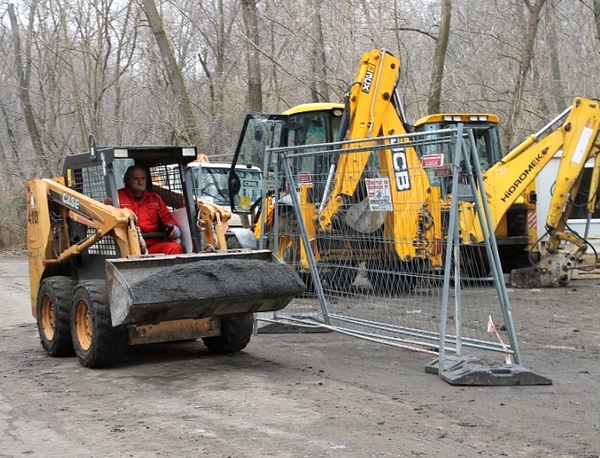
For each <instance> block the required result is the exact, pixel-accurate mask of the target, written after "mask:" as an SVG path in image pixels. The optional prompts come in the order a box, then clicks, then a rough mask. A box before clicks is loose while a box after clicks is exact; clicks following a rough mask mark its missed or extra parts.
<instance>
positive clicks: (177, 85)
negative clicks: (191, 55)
mask: <svg viewBox="0 0 600 458" xmlns="http://www.w3.org/2000/svg"><path fill="white" fill-rule="evenodd" d="M143 5H144V11H145V12H146V16H147V18H148V24H149V25H150V29H151V30H152V33H153V34H154V38H155V39H156V44H157V45H158V49H159V50H160V55H161V57H162V60H163V64H164V66H165V72H166V74H167V78H168V80H169V83H170V84H171V87H172V89H173V92H174V94H175V97H176V98H177V103H178V105H179V113H180V116H181V118H182V120H183V127H182V131H181V132H174V134H175V135H176V136H177V138H178V139H180V140H182V142H183V143H184V144H188V145H196V144H198V143H199V142H200V132H199V130H198V124H197V122H196V117H195V115H194V111H193V109H192V103H191V101H190V98H189V95H188V91H187V87H186V86H185V82H184V79H183V75H182V73H181V68H180V67H179V65H178V63H177V61H176V60H175V56H174V55H173V50H172V49H171V43H170V42H169V38H168V37H167V34H166V32H165V28H164V25H163V22H162V18H161V17H160V15H159V13H158V10H157V9H156V4H155V3H154V0H143Z"/></svg>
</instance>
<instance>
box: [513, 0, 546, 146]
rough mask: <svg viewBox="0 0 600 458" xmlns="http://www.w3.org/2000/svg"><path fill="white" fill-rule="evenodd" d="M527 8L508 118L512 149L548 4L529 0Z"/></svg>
mask: <svg viewBox="0 0 600 458" xmlns="http://www.w3.org/2000/svg"><path fill="white" fill-rule="evenodd" d="M524 2H525V6H526V7H527V9H528V10H529V21H528V24H527V34H526V35H525V43H524V45H523V48H522V51H521V63H520V65H519V73H518V75H517V81H516V83H515V92H514V97H513V100H512V103H511V107H510V113H509V116H508V125H507V127H506V142H505V145H506V146H507V147H509V148H512V144H513V138H514V136H515V126H516V125H517V124H518V123H519V120H520V119H519V118H520V117H521V107H522V105H523V94H524V92H525V82H526V80H527V75H528V74H529V70H531V63H532V61H533V49H534V45H535V37H536V35H537V30H538V24H539V21H540V12H541V10H542V8H543V6H544V4H545V3H546V0H535V2H534V4H533V5H532V4H530V3H529V0H524Z"/></svg>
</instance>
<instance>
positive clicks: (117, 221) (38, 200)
mask: <svg viewBox="0 0 600 458" xmlns="http://www.w3.org/2000/svg"><path fill="white" fill-rule="evenodd" d="M69 220H71V221H75V222H77V223H80V224H83V225H85V226H86V227H88V228H90V229H91V231H89V232H90V235H89V236H88V237H87V238H85V239H83V240H79V241H77V243H73V241H71V240H69V231H68V221H69ZM135 223H136V217H135V214H134V213H133V212H132V211H131V210H127V209H120V208H116V207H113V206H111V205H105V204H103V203H101V202H98V201H96V200H94V199H91V198H90V197H87V196H86V195H84V194H80V193H78V192H76V191H74V190H72V189H71V188H69V187H67V186H65V184H64V179H63V178H62V177H57V178H53V179H32V180H29V181H28V182H27V239H28V244H29V245H28V246H29V261H30V264H29V269H30V272H29V278H30V285H31V288H30V290H31V300H32V302H31V303H32V304H35V303H36V300H37V292H38V288H39V284H40V282H41V280H42V279H43V278H44V276H45V271H46V269H47V268H51V267H52V266H58V265H60V264H62V263H65V262H67V261H69V260H70V259H72V258H73V257H74V256H77V255H79V254H80V253H81V252H83V251H84V250H86V249H88V248H89V247H91V246H92V245H94V244H95V243H97V242H98V241H100V240H101V239H102V238H103V237H104V236H106V235H107V234H109V233H110V234H111V235H112V236H113V238H114V240H115V242H116V244H117V246H118V247H119V250H120V253H121V255H122V256H129V255H139V254H141V250H140V242H139V238H138V231H137V229H136V226H135Z"/></svg>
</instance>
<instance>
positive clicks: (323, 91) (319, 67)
mask: <svg viewBox="0 0 600 458" xmlns="http://www.w3.org/2000/svg"><path fill="white" fill-rule="evenodd" d="M310 4H311V10H312V11H313V14H314V19H313V21H312V24H313V27H314V35H313V55H312V56H311V63H312V77H313V80H312V84H311V94H312V101H313V102H329V101H330V99H329V90H328V86H327V58H326V56H325V39H324V38H323V24H322V20H321V4H322V0H311V2H310Z"/></svg>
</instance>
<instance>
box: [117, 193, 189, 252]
mask: <svg viewBox="0 0 600 458" xmlns="http://www.w3.org/2000/svg"><path fill="white" fill-rule="evenodd" d="M117 193H118V195H119V205H120V206H121V208H129V209H130V210H132V211H133V212H134V213H135V215H136V216H137V219H138V226H139V228H140V229H141V231H142V233H150V232H158V231H160V230H161V229H162V230H163V231H164V228H165V227H166V226H167V224H172V225H173V226H176V225H177V222H176V221H175V219H174V218H173V215H171V212H170V211H169V209H168V208H167V206H166V205H165V203H164V201H163V200H162V198H161V197H160V196H159V195H158V194H156V193H155V192H152V191H148V190H146V191H144V192H143V193H142V197H141V198H140V199H139V200H138V199H136V198H135V197H133V194H132V193H131V190H130V189H129V188H121V189H119V190H118V191H117ZM161 223H162V227H161ZM144 240H145V241H146V247H147V248H148V253H166V254H180V253H183V247H182V246H181V245H180V244H179V243H177V242H173V241H168V240H167V241H164V240H163V239H162V238H160V237H159V238H155V237H144Z"/></svg>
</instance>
